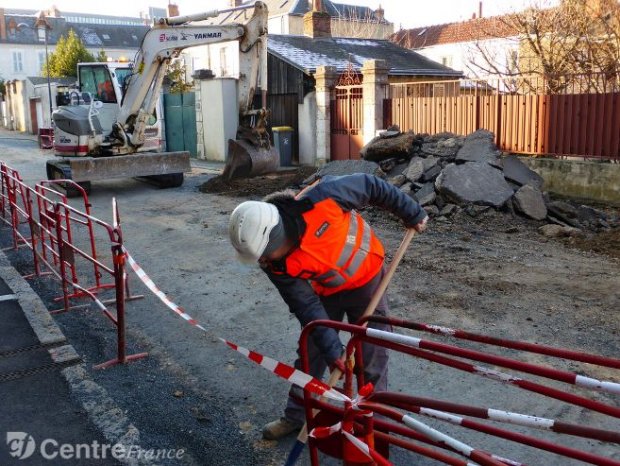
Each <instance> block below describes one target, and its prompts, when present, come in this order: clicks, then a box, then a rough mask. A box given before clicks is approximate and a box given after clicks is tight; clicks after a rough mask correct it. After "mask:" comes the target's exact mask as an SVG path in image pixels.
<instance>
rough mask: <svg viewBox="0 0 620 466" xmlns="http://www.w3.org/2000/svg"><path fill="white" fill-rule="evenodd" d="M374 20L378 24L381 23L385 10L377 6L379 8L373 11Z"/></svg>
mask: <svg viewBox="0 0 620 466" xmlns="http://www.w3.org/2000/svg"><path fill="white" fill-rule="evenodd" d="M375 18H377V21H378V22H381V21H383V19H384V18H385V10H383V8H381V4H379V8H377V9H376V10H375Z"/></svg>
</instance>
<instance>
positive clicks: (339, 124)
mask: <svg viewBox="0 0 620 466" xmlns="http://www.w3.org/2000/svg"><path fill="white" fill-rule="evenodd" d="M333 96H334V98H333V99H332V101H331V112H330V115H331V125H330V126H331V160H349V159H354V160H358V159H359V158H360V149H361V148H362V147H363V145H364V141H363V139H364V131H363V128H364V105H363V103H364V96H363V92H362V86H336V88H335V89H334V94H333Z"/></svg>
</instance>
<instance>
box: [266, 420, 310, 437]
mask: <svg viewBox="0 0 620 466" xmlns="http://www.w3.org/2000/svg"><path fill="white" fill-rule="evenodd" d="M303 425H304V423H303V422H301V421H294V420H292V419H287V418H285V417H281V418H280V419H278V420H277V421H273V422H270V423H269V424H267V425H265V427H263V438H264V439H265V440H278V439H281V438H282V437H285V436H287V435H288V434H290V433H292V432H296V431H298V430H300V429H301V428H302V427H303Z"/></svg>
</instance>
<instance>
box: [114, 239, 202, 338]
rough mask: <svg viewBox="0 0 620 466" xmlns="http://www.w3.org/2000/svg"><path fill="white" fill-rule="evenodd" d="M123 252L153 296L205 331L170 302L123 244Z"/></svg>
mask: <svg viewBox="0 0 620 466" xmlns="http://www.w3.org/2000/svg"><path fill="white" fill-rule="evenodd" d="M123 252H124V253H125V255H126V257H127V262H129V266H130V267H131V269H132V270H133V271H134V272H135V273H136V275H137V276H138V278H139V279H140V280H141V281H142V283H144V284H145V285H146V287H147V288H148V289H149V290H151V291H152V292H153V293H154V294H155V296H157V297H158V298H159V299H160V300H161V302H162V303H164V304H165V305H166V306H167V307H168V308H170V309H171V310H172V311H174V312H175V313H176V314H178V315H180V316H181V317H183V319H185V320H186V321H187V322H189V323H190V324H192V325H193V326H194V327H198V328H199V329H200V330H202V331H203V332H206V331H207V330H206V329H205V328H204V327H203V326H202V325H200V324H199V323H198V322H196V320H195V319H194V318H192V316H190V315H189V314H187V313H186V312H185V311H184V310H183V308H182V307H181V306H179V305H177V304H175V303H174V302H172V301H171V300H170V299H169V298H168V296H166V294H165V293H164V292H163V291H161V290H160V289H159V288H157V285H155V283H154V282H153V280H151V277H149V276H148V275H147V274H146V272H145V271H144V269H142V267H140V266H139V265H138V263H137V262H136V261H135V260H134V258H133V257H131V254H129V252H128V251H127V249H125V246H123Z"/></svg>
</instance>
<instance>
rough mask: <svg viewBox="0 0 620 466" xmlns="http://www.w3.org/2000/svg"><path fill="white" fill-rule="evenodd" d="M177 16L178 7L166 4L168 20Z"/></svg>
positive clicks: (173, 4) (174, 4)
mask: <svg viewBox="0 0 620 466" xmlns="http://www.w3.org/2000/svg"><path fill="white" fill-rule="evenodd" d="M173 16H179V5H177V4H176V3H168V18H172V17H173Z"/></svg>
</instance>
